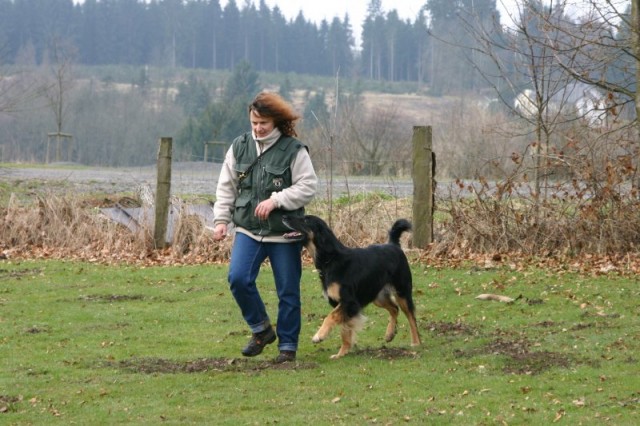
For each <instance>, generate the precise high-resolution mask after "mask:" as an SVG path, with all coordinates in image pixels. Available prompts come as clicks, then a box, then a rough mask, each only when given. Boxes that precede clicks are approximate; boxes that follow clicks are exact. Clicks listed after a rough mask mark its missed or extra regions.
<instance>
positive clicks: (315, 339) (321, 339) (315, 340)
mask: <svg viewBox="0 0 640 426" xmlns="http://www.w3.org/2000/svg"><path fill="white" fill-rule="evenodd" d="M323 340H324V338H322V337H320V334H318V333H316V334H315V335H314V336H313V337H312V338H311V341H312V342H313V343H320V342H322V341H323Z"/></svg>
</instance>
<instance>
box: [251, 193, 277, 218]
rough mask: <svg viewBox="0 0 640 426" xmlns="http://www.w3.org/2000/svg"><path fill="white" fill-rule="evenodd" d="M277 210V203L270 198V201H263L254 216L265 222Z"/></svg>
mask: <svg viewBox="0 0 640 426" xmlns="http://www.w3.org/2000/svg"><path fill="white" fill-rule="evenodd" d="M275 208H276V203H275V202H274V201H273V200H272V199H271V198H269V199H268V200H264V201H261V202H260V204H258V206H257V207H256V211H255V212H254V214H255V215H256V217H257V218H258V219H261V220H265V219H267V218H268V217H269V215H270V214H271V212H272V211H273V210H274V209H275Z"/></svg>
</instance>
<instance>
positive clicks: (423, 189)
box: [412, 126, 435, 249]
mask: <svg viewBox="0 0 640 426" xmlns="http://www.w3.org/2000/svg"><path fill="white" fill-rule="evenodd" d="M431 137H432V133H431V126H414V127H413V139H412V144H413V170H412V178H413V245H414V246H415V247H417V248H421V249H426V248H427V246H428V245H429V244H430V243H431V242H432V241H433V189H434V185H433V175H434V171H435V170H434V169H435V161H434V160H435V159H434V156H433V151H432V145H431Z"/></svg>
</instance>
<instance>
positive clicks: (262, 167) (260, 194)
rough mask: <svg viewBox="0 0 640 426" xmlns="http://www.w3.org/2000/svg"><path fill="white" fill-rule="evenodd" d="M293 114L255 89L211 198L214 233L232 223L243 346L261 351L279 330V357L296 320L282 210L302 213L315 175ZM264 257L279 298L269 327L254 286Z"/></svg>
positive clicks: (294, 257)
mask: <svg viewBox="0 0 640 426" xmlns="http://www.w3.org/2000/svg"><path fill="white" fill-rule="evenodd" d="M299 118H300V116H299V115H298V114H296V113H295V111H294V110H293V108H292V107H291V106H290V105H289V104H288V103H287V102H286V101H285V100H284V99H282V98H281V97H280V96H279V95H277V94H275V93H269V92H261V93H259V94H258V95H257V96H256V98H255V99H254V100H253V102H251V104H250V105H249V121H250V123H251V132H247V133H245V134H243V135H241V136H239V137H237V138H236V139H234V141H233V143H232V145H231V147H230V148H229V150H228V151H227V154H226V156H225V160H224V164H223V165H222V170H221V172H220V177H219V179H218V187H217V190H216V203H215V206H214V234H213V236H214V239H215V240H216V241H219V240H222V239H223V238H225V237H226V236H227V232H228V230H229V225H230V224H231V223H233V224H234V225H235V236H234V241H233V247H232V250H231V263H230V265H229V276H228V280H229V285H230V287H231V293H232V294H233V296H234V298H235V300H236V302H237V304H238V306H239V307H240V310H241V312H242V316H243V317H244V320H245V321H246V323H247V325H248V326H249V328H250V329H251V333H252V336H251V340H249V343H248V344H247V346H246V347H245V348H244V349H242V354H243V355H244V356H256V355H259V354H260V353H262V350H263V349H264V347H265V346H266V345H268V344H270V343H273V342H274V341H275V340H276V335H277V338H278V349H279V350H280V354H279V355H278V357H277V358H276V359H275V362H278V363H282V362H288V361H294V360H295V358H296V351H297V350H298V336H299V334H300V328H301V314H300V278H301V274H302V261H301V258H300V252H301V250H302V246H301V244H300V243H299V242H295V241H291V240H286V239H284V238H283V234H284V233H286V232H288V231H289V230H288V229H287V228H285V226H284V225H283V223H282V215H283V214H284V213H286V214H288V215H291V214H294V215H303V214H304V206H305V205H307V204H308V203H309V202H310V201H311V200H312V199H313V197H314V196H315V193H316V186H317V182H318V179H317V177H316V174H315V171H314V168H313V164H312V163H311V158H310V157H309V153H308V150H307V147H306V146H305V145H303V144H302V143H301V142H300V141H299V140H298V139H296V136H297V133H296V130H295V123H296V121H297V120H298V119H299ZM267 258H268V259H269V261H270V263H271V268H272V269H273V276H274V279H275V284H276V291H277V294H278V300H279V302H278V319H277V327H276V330H275V331H274V328H273V326H272V324H271V321H270V319H269V316H268V314H267V311H266V309H265V306H264V303H263V301H262V298H261V297H260V293H259V291H258V288H257V286H256V278H257V276H258V272H259V271H260V265H261V264H262V262H263V261H264V260H265V259H267Z"/></svg>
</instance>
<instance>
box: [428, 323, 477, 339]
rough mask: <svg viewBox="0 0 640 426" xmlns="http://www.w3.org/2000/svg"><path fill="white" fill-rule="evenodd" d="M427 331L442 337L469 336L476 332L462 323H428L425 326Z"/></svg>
mask: <svg viewBox="0 0 640 426" xmlns="http://www.w3.org/2000/svg"><path fill="white" fill-rule="evenodd" d="M427 329H428V330H429V331H431V332H433V333H435V334H436V335H438V336H442V335H455V336H459V335H462V334H464V335H471V334H474V333H475V332H476V329H475V328H474V327H472V326H470V325H468V324H465V323H462V322H455V323H453V322H442V321H436V322H430V323H428V324H427Z"/></svg>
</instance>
